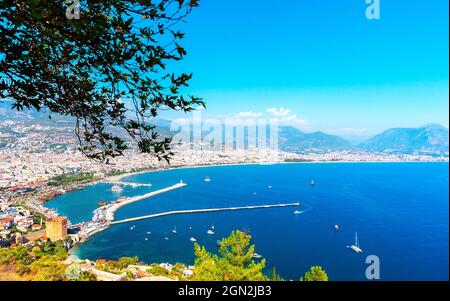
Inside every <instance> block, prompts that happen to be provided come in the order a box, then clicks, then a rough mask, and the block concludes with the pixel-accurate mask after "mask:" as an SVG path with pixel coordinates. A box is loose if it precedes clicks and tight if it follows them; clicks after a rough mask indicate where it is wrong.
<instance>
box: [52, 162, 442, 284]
mask: <svg viewBox="0 0 450 301" xmlns="http://www.w3.org/2000/svg"><path fill="white" fill-rule="evenodd" d="M448 172H449V166H448V163H336V164H334V163H323V164H280V165H241V166H226V167H208V168H192V169H178V170H169V171H163V172H154V173H146V174H140V175H135V176H131V177H127V178H125V179H124V181H132V182H140V183H152V184H153V187H150V188H149V187H140V188H131V187H128V188H126V189H125V190H124V191H123V193H122V195H126V196H131V195H138V194H143V193H146V192H149V191H152V190H156V189H160V188H163V187H166V186H169V185H173V184H174V183H176V182H178V181H179V180H181V179H182V180H184V181H185V182H186V183H188V186H187V187H185V188H182V189H179V190H176V191H171V192H168V193H165V194H163V195H159V196H156V197H153V198H150V199H147V200H143V201H140V202H137V203H134V204H130V205H128V206H125V207H122V208H121V209H120V210H119V211H117V213H116V219H123V218H127V217H136V216H141V215H147V214H152V213H158V212H164V211H170V210H179V209H200V208H213V207H228V206H244V205H257V204H273V203H290V202H297V201H299V202H301V203H302V204H304V205H302V206H301V207H300V210H301V211H303V213H302V214H299V215H295V214H293V211H294V210H296V209H297V208H295V207H289V208H273V209H260V210H248V211H237V212H220V213H202V214H192V215H177V216H166V217H160V218H155V219H148V220H142V221H138V222H133V223H127V224H119V225H115V226H112V227H111V228H109V229H108V230H106V231H104V232H101V233H99V234H97V235H95V236H93V237H92V238H91V239H90V240H89V241H87V242H86V243H84V244H82V245H81V246H80V247H78V248H77V249H76V254H77V255H78V256H79V257H81V258H89V259H98V258H107V259H115V258H118V257H120V256H135V255H137V256H139V257H140V258H141V260H143V261H145V262H148V263H152V262H172V263H175V262H184V263H187V264H192V263H193V259H194V257H193V246H192V242H190V241H189V238H190V237H191V236H193V237H195V238H196V239H197V241H198V242H199V243H200V244H203V245H205V246H206V247H207V249H209V250H210V251H214V252H215V251H216V250H217V246H216V240H217V239H219V238H221V237H224V236H227V235H228V234H229V233H230V232H231V231H232V230H234V229H243V230H246V231H250V233H251V234H252V239H253V243H254V244H255V245H256V252H258V253H259V254H262V255H263V256H264V257H265V258H266V260H267V265H266V266H267V268H268V269H271V267H272V266H275V267H276V268H277V271H278V272H279V273H280V274H281V275H282V276H283V277H285V278H287V279H298V278H299V277H300V276H301V275H302V274H303V273H304V272H305V271H306V270H307V269H308V267H309V266H311V265H321V266H323V267H324V268H325V269H326V271H327V273H328V275H329V277H330V279H332V280H364V279H365V269H366V267H367V265H366V263H365V259H366V256H367V255H377V256H378V257H379V258H380V262H381V279H382V280H448V252H449V249H448V237H449V236H448V228H449V227H448V226H449V219H448V209H449V208H448V198H449V187H448V184H449V179H448ZM205 176H209V177H210V178H211V180H212V181H211V182H210V183H205V182H204V178H205ZM311 179H314V180H315V186H314V187H311V186H310V185H309V183H310V180H311ZM269 185H271V186H272V188H271V189H269V188H268V186H269ZM110 188H111V185H110V184H97V185H94V186H90V187H88V188H85V189H83V190H79V191H74V192H71V193H68V194H66V195H62V196H59V197H57V198H55V199H54V200H52V201H50V202H49V203H48V206H49V207H52V208H56V209H57V210H58V211H59V212H60V213H61V214H65V215H67V216H68V217H69V219H70V220H71V221H72V222H79V221H82V220H88V219H90V218H91V217H92V210H94V209H95V208H96V207H97V205H96V203H97V202H98V201H99V200H107V201H109V200H114V199H117V198H118V197H119V196H120V194H119V195H118V194H115V193H113V192H111V190H110ZM335 224H339V226H340V230H339V231H335V230H334V225H335ZM133 225H134V226H135V228H134V230H130V227H131V226H133ZM212 225H214V227H215V234H214V235H208V234H207V233H206V231H207V230H208V229H209V228H210V227H211V226H212ZM174 227H176V229H177V234H173V233H172V232H171V231H172V229H173V228H174ZM190 228H191V229H190ZM147 232H151V234H147ZM355 232H358V238H359V242H360V246H361V248H362V249H363V250H364V252H363V253H362V254H356V253H353V252H352V251H350V250H349V249H348V248H347V246H348V245H350V244H352V243H353V241H354V235H355ZM166 236H167V237H169V240H165V239H164V237H166ZM145 238H147V240H145Z"/></svg>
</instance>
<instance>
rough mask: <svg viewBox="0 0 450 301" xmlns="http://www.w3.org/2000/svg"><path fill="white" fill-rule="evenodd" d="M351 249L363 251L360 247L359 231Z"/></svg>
mask: <svg viewBox="0 0 450 301" xmlns="http://www.w3.org/2000/svg"><path fill="white" fill-rule="evenodd" d="M350 249H352V250H353V251H354V252H356V253H362V249H361V248H360V247H359V243H358V232H356V233H355V244H353V245H351V246H350Z"/></svg>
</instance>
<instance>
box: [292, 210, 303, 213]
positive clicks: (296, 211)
mask: <svg viewBox="0 0 450 301" xmlns="http://www.w3.org/2000/svg"><path fill="white" fill-rule="evenodd" d="M300 213H302V212H301V211H298V210H295V211H294V214H300Z"/></svg>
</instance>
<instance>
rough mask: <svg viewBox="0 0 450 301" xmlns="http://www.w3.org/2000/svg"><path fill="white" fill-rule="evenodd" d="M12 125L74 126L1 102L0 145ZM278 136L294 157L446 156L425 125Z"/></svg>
mask: <svg viewBox="0 0 450 301" xmlns="http://www.w3.org/2000/svg"><path fill="white" fill-rule="evenodd" d="M5 121H8V122H5ZM11 121H13V122H17V123H23V124H24V125H28V126H30V125H36V124H39V125H41V126H44V128H43V129H39V130H43V131H46V130H48V129H46V127H58V128H60V127H65V128H67V130H68V131H69V128H70V127H73V126H74V119H73V118H71V117H65V116H60V115H55V114H52V115H51V119H50V118H49V113H48V112H36V111H35V110H31V111H28V110H25V111H23V112H17V111H15V110H11V104H10V103H5V102H0V134H3V135H0V137H2V136H3V139H2V140H3V142H5V140H6V139H5V138H6V137H11V136H15V135H21V133H19V132H16V131H15V130H14V127H13V126H12V125H11ZM170 124H171V122H170V120H165V119H158V120H155V125H156V127H157V128H156V130H157V131H158V132H159V133H160V134H161V135H162V136H170V135H174V134H176V133H175V132H172V131H170ZM114 130H115V131H117V130H118V129H114ZM278 136H279V146H280V149H281V150H283V151H287V152H296V153H302V152H329V151H367V152H385V153H407V154H410V153H431V154H448V152H449V130H448V129H447V128H445V127H443V126H442V125H439V124H428V125H426V126H423V127H419V128H391V129H388V130H386V131H384V132H383V133H380V134H378V135H376V136H374V137H372V138H370V139H368V140H366V141H364V142H362V143H360V144H359V145H354V144H353V143H351V142H349V141H348V140H346V139H343V138H341V137H339V136H336V135H329V134H327V133H324V132H319V131H318V132H312V133H306V132H303V131H301V130H299V129H298V128H296V127H292V126H281V127H280V128H279V133H278ZM0 142H2V141H0ZM0 144H1V143H0Z"/></svg>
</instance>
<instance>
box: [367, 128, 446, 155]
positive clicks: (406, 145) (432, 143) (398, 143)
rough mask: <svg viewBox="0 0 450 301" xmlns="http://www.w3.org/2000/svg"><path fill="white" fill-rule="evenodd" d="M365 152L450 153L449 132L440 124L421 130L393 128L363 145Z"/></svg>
mask: <svg viewBox="0 0 450 301" xmlns="http://www.w3.org/2000/svg"><path fill="white" fill-rule="evenodd" d="M359 147H360V148H361V149H363V150H365V151H375V152H395V153H413V152H430V153H448V149H449V130H448V129H447V128H445V127H443V126H441V125H439V124H428V125H426V126H423V127H420V128H392V129H388V130H386V131H384V132H383V133H381V134H378V135H376V136H374V137H372V138H371V139H369V140H367V141H365V142H363V143H361V144H360V145H359Z"/></svg>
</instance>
